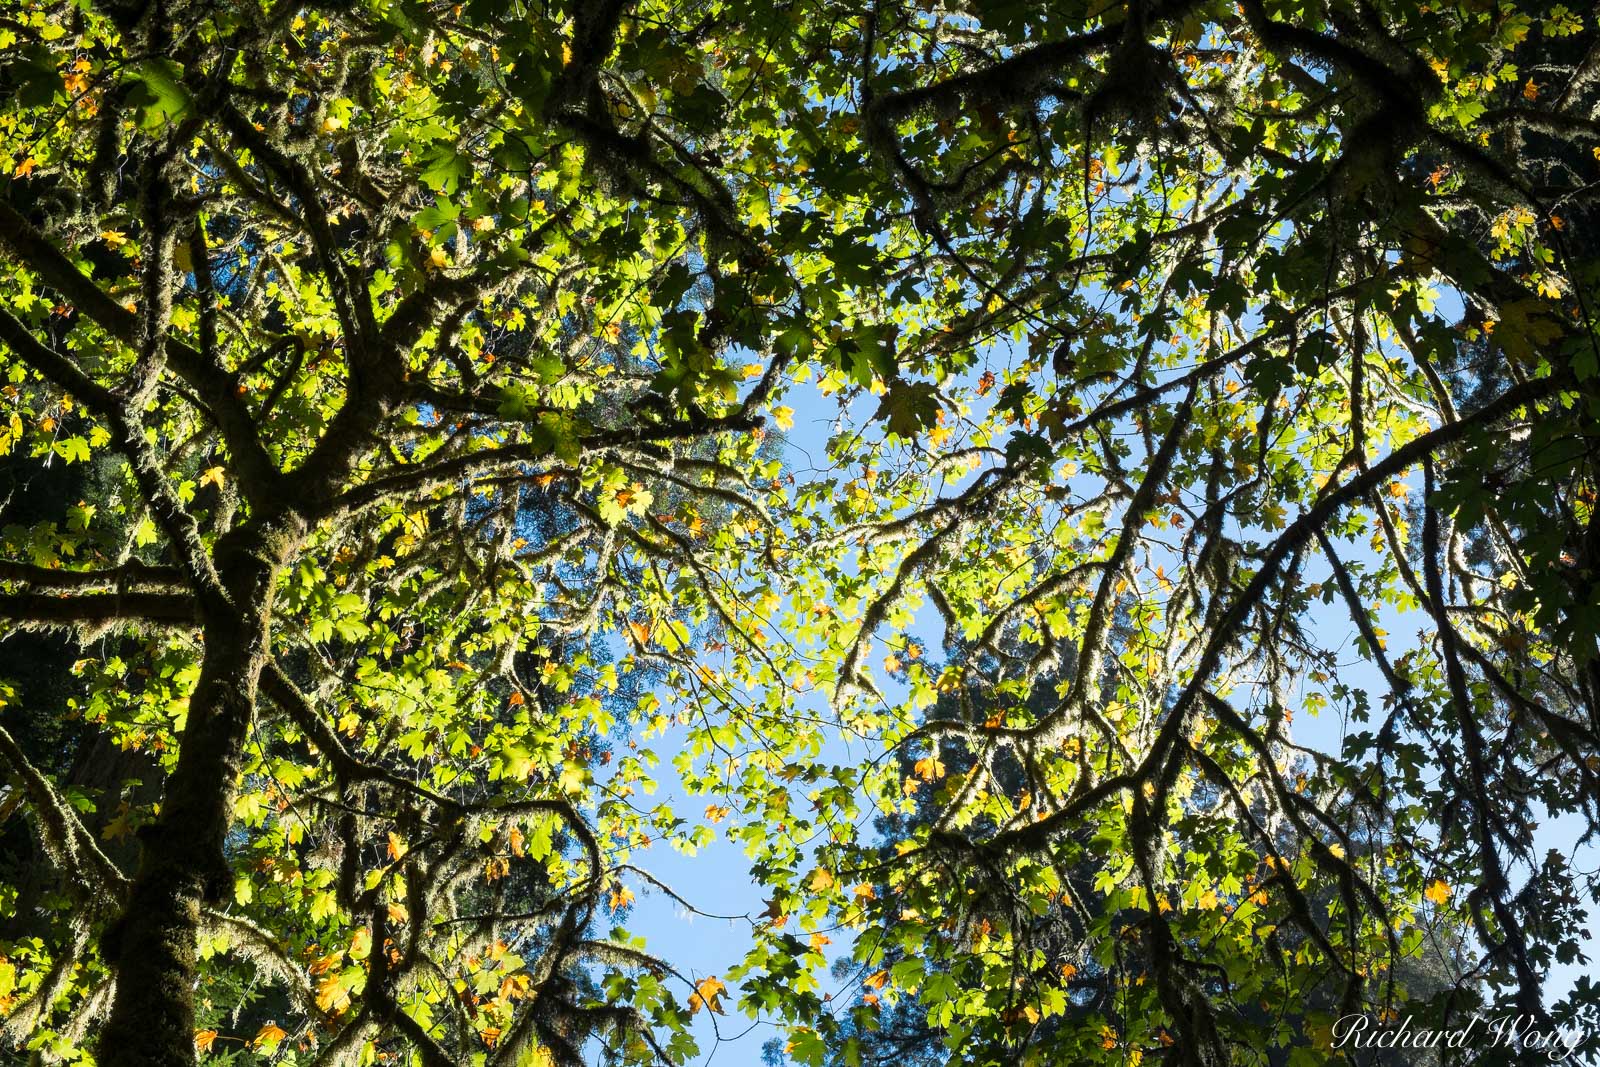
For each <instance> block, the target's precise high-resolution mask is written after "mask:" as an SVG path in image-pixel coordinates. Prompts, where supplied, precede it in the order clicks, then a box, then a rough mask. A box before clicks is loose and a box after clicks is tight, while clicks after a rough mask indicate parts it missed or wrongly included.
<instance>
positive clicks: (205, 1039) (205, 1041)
mask: <svg viewBox="0 0 1600 1067" xmlns="http://www.w3.org/2000/svg"><path fill="white" fill-rule="evenodd" d="M216 1040H217V1032H216V1031H215V1030H196V1031H195V1032H194V1047H195V1048H196V1049H197V1050H198V1051H200V1052H209V1051H210V1050H211V1045H212V1043H213V1042H215V1041H216Z"/></svg>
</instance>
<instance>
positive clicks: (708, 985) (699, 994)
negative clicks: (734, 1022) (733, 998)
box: [689, 975, 728, 1015]
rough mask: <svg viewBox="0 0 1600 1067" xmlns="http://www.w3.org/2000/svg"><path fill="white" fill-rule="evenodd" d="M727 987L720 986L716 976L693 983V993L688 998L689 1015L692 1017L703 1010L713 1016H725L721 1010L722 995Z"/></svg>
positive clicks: (720, 982) (720, 983)
mask: <svg viewBox="0 0 1600 1067" xmlns="http://www.w3.org/2000/svg"><path fill="white" fill-rule="evenodd" d="M727 991H728V987H727V986H725V985H723V984H722V979H720V978H718V977H717V976H716V975H712V976H711V977H709V978H702V979H700V981H698V982H696V983H695V987H694V992H693V993H692V994H691V995H690V996H689V1014H690V1015H693V1014H694V1013H695V1012H697V1011H699V1010H700V1009H701V1008H705V1009H707V1010H708V1011H710V1012H711V1013H712V1014H713V1015H726V1014H727V1013H726V1012H724V1011H723V1010H722V994H724V993H726V992H727Z"/></svg>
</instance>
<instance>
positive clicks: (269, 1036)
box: [250, 1023, 289, 1048]
mask: <svg viewBox="0 0 1600 1067" xmlns="http://www.w3.org/2000/svg"><path fill="white" fill-rule="evenodd" d="M288 1036H289V1031H287V1030H285V1029H284V1028H283V1027H281V1026H279V1025H278V1024H277V1023H267V1024H266V1025H265V1026H263V1027H262V1028H261V1029H259V1030H257V1031H256V1036H255V1040H254V1041H252V1042H250V1043H251V1044H252V1045H254V1046H255V1047H256V1048H267V1047H274V1048H275V1047H277V1044H278V1042H280V1041H282V1040H283V1039H284V1038H286V1037H288Z"/></svg>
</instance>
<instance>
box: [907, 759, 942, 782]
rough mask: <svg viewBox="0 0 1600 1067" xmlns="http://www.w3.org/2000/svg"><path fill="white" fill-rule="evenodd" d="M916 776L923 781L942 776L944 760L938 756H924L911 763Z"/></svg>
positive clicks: (934, 779) (936, 779)
mask: <svg viewBox="0 0 1600 1067" xmlns="http://www.w3.org/2000/svg"><path fill="white" fill-rule="evenodd" d="M911 769H912V770H913V771H915V772H916V775H917V777H918V778H921V779H922V780H923V781H924V782H935V781H938V780H939V779H940V778H943V777H944V773H945V771H944V760H942V759H940V758H939V757H938V756H924V757H922V758H921V759H919V760H917V762H915V763H913V764H912V765H911Z"/></svg>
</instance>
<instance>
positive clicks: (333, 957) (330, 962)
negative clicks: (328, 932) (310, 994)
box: [306, 952, 343, 978]
mask: <svg viewBox="0 0 1600 1067" xmlns="http://www.w3.org/2000/svg"><path fill="white" fill-rule="evenodd" d="M342 958H343V953H340V952H330V953H328V954H327V955H326V956H320V957H318V958H317V959H315V960H313V961H312V962H311V966H309V967H307V968H306V971H307V973H309V974H310V975H311V977H313V978H317V977H320V976H321V975H324V974H327V973H328V972H329V971H331V970H333V969H334V968H335V967H337V966H339V961H340V960H341V959H342Z"/></svg>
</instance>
